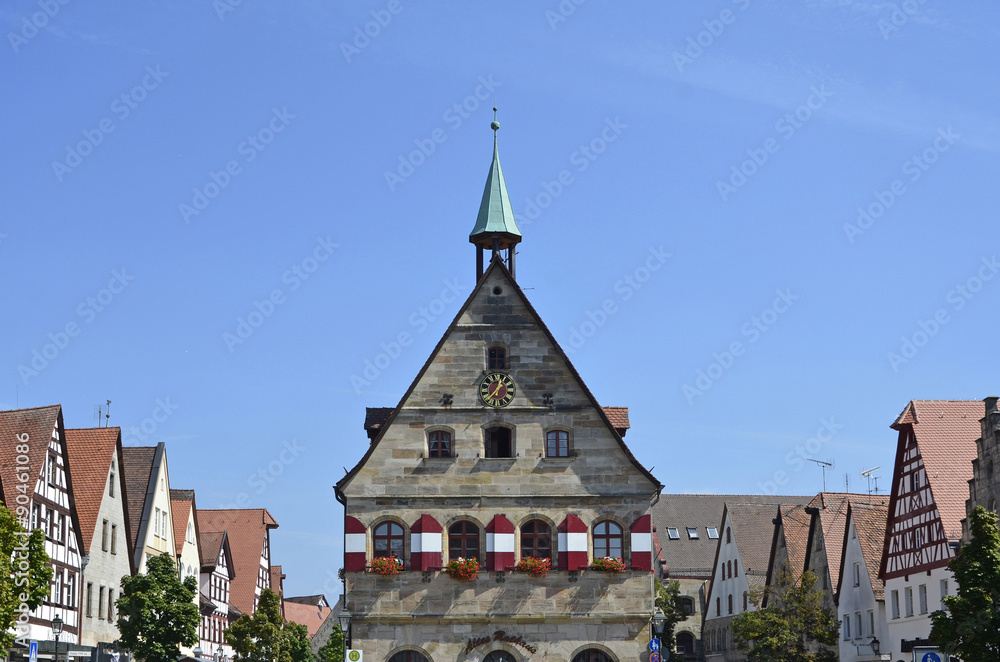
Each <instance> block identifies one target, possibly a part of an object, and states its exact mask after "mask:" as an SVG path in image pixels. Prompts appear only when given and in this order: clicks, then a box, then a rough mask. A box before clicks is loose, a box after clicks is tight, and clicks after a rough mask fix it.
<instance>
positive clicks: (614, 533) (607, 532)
mask: <svg viewBox="0 0 1000 662" xmlns="http://www.w3.org/2000/svg"><path fill="white" fill-rule="evenodd" d="M605 556H617V557H619V558H621V556H622V527H620V526H618V525H617V524H615V523H614V522H608V521H604V522H598V523H597V524H595V525H594V558H601V557H605Z"/></svg>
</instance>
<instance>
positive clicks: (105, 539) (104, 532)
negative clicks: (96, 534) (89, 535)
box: [101, 520, 108, 552]
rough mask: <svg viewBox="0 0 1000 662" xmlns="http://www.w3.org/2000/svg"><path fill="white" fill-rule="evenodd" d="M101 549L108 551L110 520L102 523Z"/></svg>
mask: <svg viewBox="0 0 1000 662" xmlns="http://www.w3.org/2000/svg"><path fill="white" fill-rule="evenodd" d="M101 551H102V552H106V551H108V520H104V521H103V522H102V523H101Z"/></svg>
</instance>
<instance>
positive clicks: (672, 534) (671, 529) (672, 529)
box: [667, 526, 681, 540]
mask: <svg viewBox="0 0 1000 662" xmlns="http://www.w3.org/2000/svg"><path fill="white" fill-rule="evenodd" d="M667 537H668V538H670V539H671V540H680V539H681V534H680V533H679V532H678V531H677V527H676V526H668V527H667Z"/></svg>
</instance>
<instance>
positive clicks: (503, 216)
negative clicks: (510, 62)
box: [469, 106, 521, 280]
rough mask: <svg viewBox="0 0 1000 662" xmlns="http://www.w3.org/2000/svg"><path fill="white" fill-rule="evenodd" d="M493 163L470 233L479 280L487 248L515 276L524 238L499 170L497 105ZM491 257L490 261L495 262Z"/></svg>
mask: <svg viewBox="0 0 1000 662" xmlns="http://www.w3.org/2000/svg"><path fill="white" fill-rule="evenodd" d="M490 128H491V129H493V162H492V163H491V164H490V172H489V174H488V175H487V177H486V188H485V190H484V191H483V199H482V202H480V204H479V215H478V216H477V217H476V226H475V227H474V228H473V229H472V233H471V234H469V241H470V242H471V243H473V244H475V246H476V280H479V279H480V278H482V276H483V273H484V272H485V267H486V264H485V259H484V258H485V254H486V252H487V251H489V252H490V254H491V255H492V256H493V257H499V258H500V259H501V260H502V261H503V263H504V264H505V265H506V266H507V269H508V271H510V273H511V276H513V275H514V255H515V253H516V250H515V248H514V247H515V246H516V245H517V244H518V243H519V242H520V241H521V231H520V230H518V229H517V223H516V222H515V220H514V208H513V207H512V206H511V204H510V196H509V195H508V194H507V183H506V182H505V181H504V178H503V171H502V170H501V169H500V150H499V148H498V147H497V131H498V130H499V129H500V122H498V121H497V108H496V106H494V107H493V121H492V122H490ZM492 259H493V258H492V257H491V258H490V261H491V262H492Z"/></svg>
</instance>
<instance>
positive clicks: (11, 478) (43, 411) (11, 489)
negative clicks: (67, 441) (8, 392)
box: [0, 405, 63, 510]
mask: <svg viewBox="0 0 1000 662" xmlns="http://www.w3.org/2000/svg"><path fill="white" fill-rule="evenodd" d="M62 427H63V425H62V405H49V406H47V407H33V408H31V409H14V410H10V411H0V484H2V485H3V493H2V497H3V502H4V504H5V505H6V506H7V507H8V508H10V509H11V510H13V509H14V508H15V507H16V503H17V495H18V491H17V486H18V484H19V483H18V481H17V479H16V477H15V475H16V473H18V472H17V471H16V469H17V467H19V466H25V465H23V464H21V463H19V462H17V457H18V456H19V455H21V453H18V452H17V446H18V444H19V443H20V441H19V440H20V439H21V438H23V435H24V434H27V435H28V437H27V439H28V442H27V443H28V453H27V455H28V464H27V466H28V468H29V470H30V472H31V473H32V474H33V475H34V477H39V476H41V475H42V472H44V471H45V462H46V457H47V456H48V452H49V451H48V449H49V442H50V441H51V440H52V432H53V431H54V430H56V429H57V428H59V429H62ZM19 435H22V436H19ZM22 459H23V458H22ZM21 473H23V471H22V472H21ZM31 485H32V487H34V482H32V483H31Z"/></svg>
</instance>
